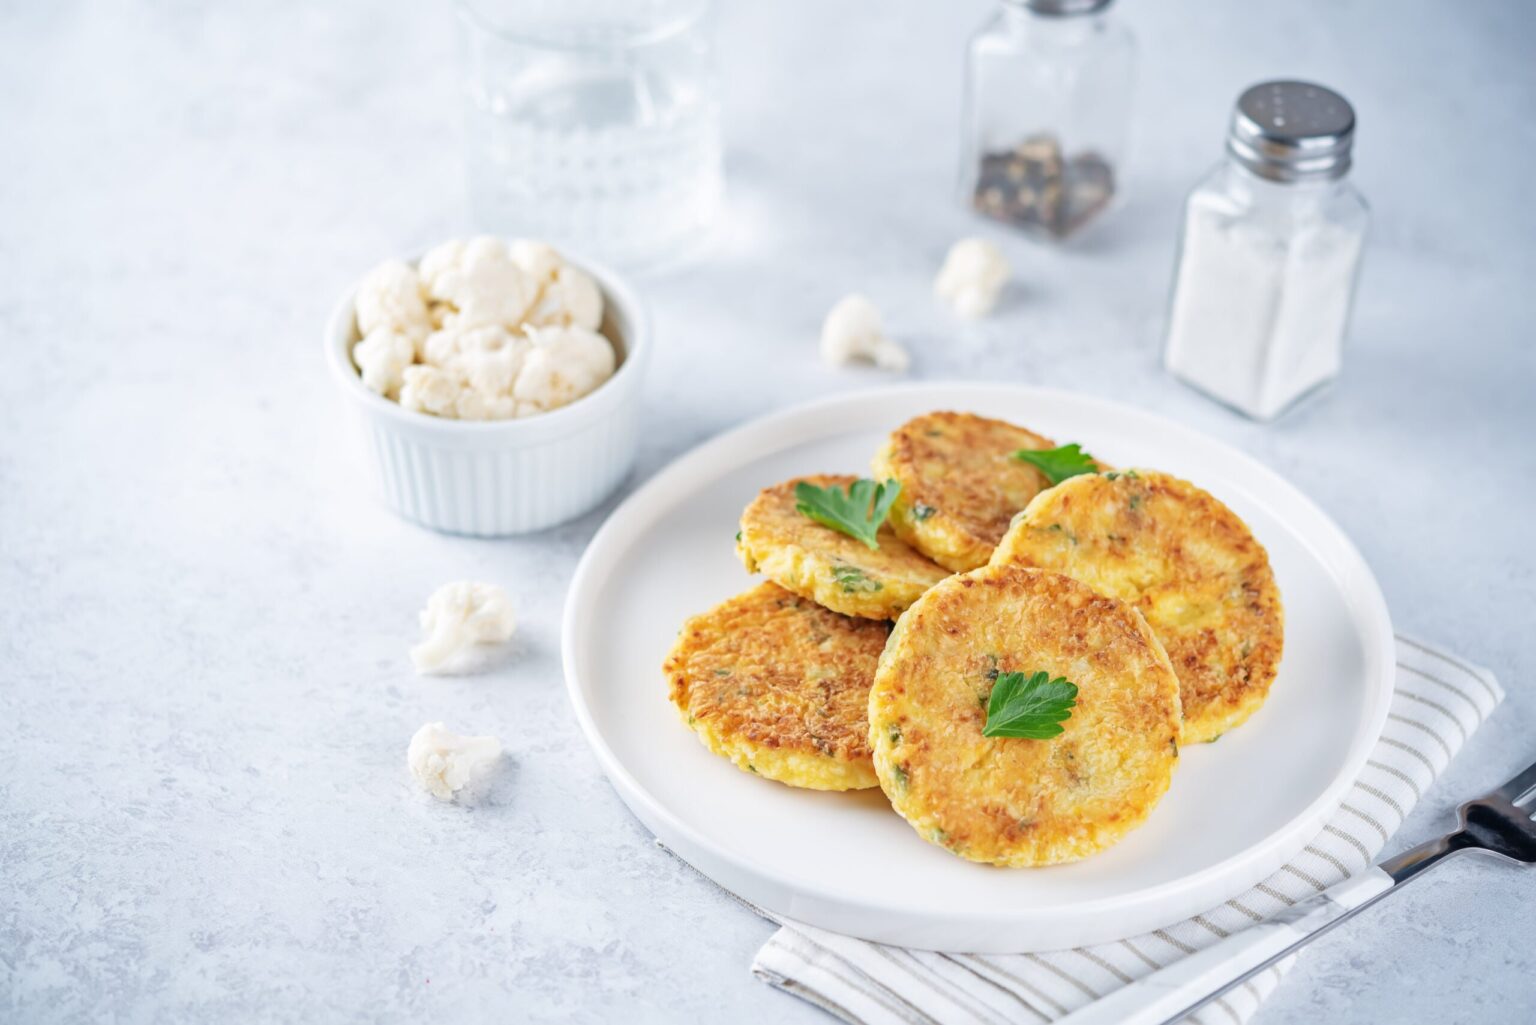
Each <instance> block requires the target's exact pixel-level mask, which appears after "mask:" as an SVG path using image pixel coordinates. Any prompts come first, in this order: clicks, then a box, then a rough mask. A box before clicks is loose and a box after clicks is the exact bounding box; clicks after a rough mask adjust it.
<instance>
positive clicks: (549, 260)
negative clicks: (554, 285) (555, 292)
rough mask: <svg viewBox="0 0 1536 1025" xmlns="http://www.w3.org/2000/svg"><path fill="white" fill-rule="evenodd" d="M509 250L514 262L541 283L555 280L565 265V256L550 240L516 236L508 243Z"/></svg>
mask: <svg viewBox="0 0 1536 1025" xmlns="http://www.w3.org/2000/svg"><path fill="white" fill-rule="evenodd" d="M507 252H508V253H509V254H510V255H511V257H512V262H513V263H515V264H517V265H518V266H519V267H521V268H522V269H523V271H524V273H526V274H528V275H529V276H530V277H532V278H533V280H535V281H537V282H539V283H540V284H541V285H543V284H548V283H549V282H551V281H553V280H554V279H555V274H556V273H558V272H559V270H560V268H561V267H563V266H565V258H564V257H562V256H561V255H560V253H559V251H558V250H557V249H555V247H554V246H552V245H550V244H549V243H548V242H539V241H536V240H534V239H531V238H515V239H513V240H512V241H511V242H510V243H508V244H507Z"/></svg>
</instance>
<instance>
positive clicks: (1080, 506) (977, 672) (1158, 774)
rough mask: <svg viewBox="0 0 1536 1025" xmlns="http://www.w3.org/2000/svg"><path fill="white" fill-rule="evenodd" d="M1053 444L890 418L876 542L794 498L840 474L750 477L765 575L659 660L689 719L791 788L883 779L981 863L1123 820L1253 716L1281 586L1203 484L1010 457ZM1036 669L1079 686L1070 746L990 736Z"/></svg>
mask: <svg viewBox="0 0 1536 1025" xmlns="http://www.w3.org/2000/svg"><path fill="white" fill-rule="evenodd" d="M1055 445H1056V443H1055V442H1053V441H1052V440H1050V439H1048V438H1045V437H1042V436H1041V435H1038V434H1035V433H1033V432H1031V431H1028V430H1025V429H1024V428H1022V427H1017V426H1015V425H1013V424H1009V423H1004V422H1002V421H999V420H989V419H985V418H983V417H978V416H973V415H970V414H965V413H949V412H937V413H929V414H926V415H924V416H920V417H917V418H916V419H914V420H911V421H909V422H908V423H906V424H903V425H902V426H901V427H899V428H898V429H897V430H896V431H895V432H894V433H893V434H892V435H891V436H890V438H889V440H888V441H887V442H886V444H885V445H884V446H883V447H882V448H881V450H880V452H879V453H878V454H877V455H876V456H875V459H874V474H875V477H876V478H877V479H878V480H882V481H883V480H895V481H897V482H898V483H899V484H900V485H901V491H900V494H899V495H898V497H897V498H896V501H895V503H894V505H893V506H892V508H891V512H890V515H889V518H888V521H887V523H886V524H885V525H883V526H882V527H881V528H880V531H879V533H878V536H877V540H878V542H879V546H878V548H874V549H871V548H869V547H868V546H866V545H865V544H864V543H863V542H861V541H859V540H857V539H856V538H853V537H849V536H847V535H845V534H843V533H840V532H838V531H836V530H834V529H832V528H830V527H826V526H823V525H822V524H820V523H818V522H816V521H814V520H812V519H811V518H809V517H808V516H806V515H805V514H804V513H802V512H800V511H799V510H798V508H797V499H796V495H795V485H796V484H797V483H799V482H800V481H804V482H806V483H809V484H812V485H815V486H816V487H820V488H827V487H838V488H846V487H847V486H848V485H849V484H850V483H851V482H852V481H853V480H854V479H855V478H853V477H849V476H827V475H817V476H810V477H805V478H798V479H797V480H791V481H786V482H784V483H781V484H777V485H774V486H773V487H770V488H767V489H765V490H764V491H763V492H762V493H761V494H760V495H759V496H758V497H757V498H756V499H754V500H753V501H752V503H751V504H749V505H748V506H747V508H746V510H745V511H744V512H743V514H742V519H741V531H740V533H739V534H738V536H737V545H736V549H737V553H738V555H739V556H740V557H741V560H742V562H743V563H744V564H745V565H746V567H747V569H748V571H749V572H760V573H762V574H764V575H765V576H767V577H768V578H769V581H770V582H769V583H764V584H761V585H759V586H758V587H756V588H754V589H753V590H751V591H748V592H747V593H745V594H742V595H739V596H737V597H735V598H732V599H730V600H728V601H726V602H724V603H723V604H721V605H720V606H718V607H716V608H715V609H713V610H711V611H709V612H707V613H704V614H703V615H700V616H696V617H694V618H693V619H690V620H689V621H688V622H687V623H686V624H685V625H684V628H683V631H682V635H681V637H680V638H679V640H678V642H677V644H676V646H675V647H674V648H673V650H672V653H671V654H670V655H669V656H668V658H667V661H666V666H665V671H666V673H667V677H668V680H669V682H670V689H671V696H672V700H673V702H674V703H675V704H676V705H677V707H678V710H679V711H680V713H681V714H682V715H683V716H684V718H685V719H686V720H687V722H688V725H689V726H691V727H692V728H693V729H694V730H695V731H696V732H697V733H698V734H699V736H700V739H701V740H702V741H703V742H704V743H705V745H706V746H707V747H709V748H710V750H712V751H715V752H716V753H718V754H721V755H723V756H725V757H726V758H729V759H730V760H731V761H732V762H734V763H735V764H736V765H738V766H739V767H741V768H742V769H744V770H746V771H750V772H753V773H756V774H758V775H761V776H764V777H766V778H769V779H773V780H777V781H779V782H781V783H787V784H789V785H791V786H799V787H809V788H813V789H820V790H847V789H856V788H863V787H872V786H876V785H878V786H880V787H882V788H883V789H884V791H885V793H886V795H887V797H889V798H890V800H891V803H892V805H893V807H894V808H895V809H896V811H898V812H899V813H900V814H901V815H902V816H903V817H904V818H906V819H907V821H908V822H909V823H911V825H912V826H913V828H915V829H916V830H917V831H918V833H919V834H920V835H921V836H923V837H924V838H925V839H927V840H929V841H930V842H932V843H935V844H938V845H939V846H941V847H944V848H945V849H947V850H950V851H952V852H954V853H955V854H958V855H960V856H962V857H965V858H969V859H971V860H973V861H981V862H988V863H991V864H997V865H1013V866H1018V865H1044V864H1053V863H1057V862H1063V861H1072V860H1076V859H1079V858H1083V857H1086V856H1088V855H1090V854H1092V853H1094V852H1096V851H1099V850H1102V849H1104V848H1105V847H1108V846H1110V845H1111V844H1113V843H1115V842H1116V841H1117V840H1119V839H1120V838H1121V837H1123V836H1124V835H1125V834H1126V833H1127V832H1128V831H1130V830H1131V829H1133V828H1134V827H1136V826H1137V825H1139V824H1140V823H1141V822H1142V821H1143V820H1144V819H1145V818H1146V816H1147V815H1148V814H1149V813H1150V811H1151V809H1152V808H1153V806H1154V805H1155V804H1156V803H1157V801H1158V800H1159V799H1160V798H1161V796H1162V794H1163V792H1164V791H1165V790H1166V789H1167V787H1168V785H1169V781H1170V779H1171V777H1172V772H1173V767H1174V765H1175V764H1176V761H1177V757H1178V746H1179V744H1181V743H1184V744H1188V743H1196V742H1200V741H1206V740H1213V739H1215V738H1216V737H1217V736H1219V735H1220V734H1221V733H1222V732H1224V731H1225V730H1228V729H1231V728H1232V727H1234V726H1237V725H1239V724H1241V723H1242V722H1243V721H1244V720H1245V719H1247V718H1248V716H1250V715H1252V714H1253V713H1254V712H1255V711H1256V710H1257V709H1258V708H1259V706H1260V705H1261V704H1262V703H1263V701H1264V698H1265V697H1266V695H1267V693H1268V690H1269V686H1270V683H1271V682H1272V681H1273V679H1274V676H1275V673H1276V670H1277V669H1278V666H1279V661H1280V652H1281V642H1282V630H1283V626H1282V619H1283V617H1282V612H1281V606H1280V598H1279V592H1278V590H1277V589H1276V586H1275V581H1274V577H1273V574H1272V573H1271V572H1270V568H1269V561H1268V557H1267V555H1266V554H1265V552H1264V549H1263V547H1262V546H1261V545H1259V543H1258V542H1257V541H1256V540H1254V538H1253V536H1252V534H1251V533H1250V532H1249V530H1248V528H1247V526H1246V525H1245V524H1244V523H1243V522H1242V520H1240V519H1239V518H1238V517H1237V516H1236V515H1235V514H1233V513H1232V512H1231V510H1229V509H1227V507H1226V506H1224V505H1222V504H1221V503H1220V502H1218V501H1217V500H1216V499H1215V498H1213V497H1211V496H1210V495H1209V494H1207V493H1205V492H1204V491H1201V490H1200V489H1198V488H1196V487H1194V486H1193V485H1191V484H1189V483H1187V482H1185V481H1182V480H1179V479H1177V478H1175V477H1170V476H1168V475H1166V474H1161V473H1154V472H1150V471H1143V470H1126V471H1108V470H1107V468H1106V467H1104V466H1103V464H1100V472H1098V473H1085V474H1081V475H1079V476H1075V477H1070V478H1068V479H1066V480H1063V481H1062V482H1061V483H1059V484H1056V485H1055V486H1054V487H1053V486H1052V485H1051V481H1050V479H1048V478H1047V477H1046V476H1045V474H1043V473H1042V472H1041V471H1040V470H1038V469H1036V468H1035V467H1034V466H1032V465H1030V464H1029V463H1027V462H1024V461H1022V460H1019V459H1016V458H1014V453H1015V452H1017V451H1019V450H1020V449H1035V450H1042V449H1051V448H1054V447H1055ZM893 619H894V620H896V625H895V629H894V632H893V631H892V629H891V626H890V623H889V621H890V620H893ZM1036 672H1046V673H1049V674H1050V675H1051V676H1053V677H1063V678H1065V679H1067V680H1069V681H1071V682H1072V683H1073V684H1075V685H1076V687H1077V695H1076V703H1075V706H1074V707H1073V708H1072V710H1071V715H1070V718H1068V719H1067V720H1066V721H1065V722H1064V723H1063V724H1062V726H1063V732H1062V734H1061V735H1060V736H1056V737H1054V738H1051V739H1048V740H1037V739H1027V738H1022V737H1007V736H990V737H989V736H986V735H985V734H984V733H983V727H984V726H985V725H986V720H987V714H988V711H987V707H988V701H989V697H990V695H991V692H992V689H993V687H994V684H995V681H996V680H997V679H998V677H999V675H1000V674H1008V673H1023V674H1026V675H1028V674H1032V673H1036Z"/></svg>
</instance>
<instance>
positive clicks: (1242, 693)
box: [992, 470, 1285, 744]
mask: <svg viewBox="0 0 1536 1025" xmlns="http://www.w3.org/2000/svg"><path fill="white" fill-rule="evenodd" d="M992 562H993V564H994V565H998V564H1009V563H1016V564H1019V565H1023V566H1037V567H1040V568H1042V569H1050V570H1055V571H1056V572H1058V573H1066V574H1068V575H1069V576H1072V577H1075V578H1076V579H1078V580H1081V581H1083V582H1084V583H1085V584H1087V585H1088V586H1089V587H1092V588H1093V589H1094V590H1096V591H1098V592H1099V593H1100V594H1106V595H1109V596H1110V597H1112V598H1118V599H1120V600H1121V601H1124V602H1126V603H1128V604H1130V605H1134V606H1135V607H1136V608H1137V609H1138V610H1139V611H1140V612H1141V614H1142V615H1143V616H1145V617H1146V620H1147V622H1148V623H1150V624H1151V626H1152V631H1153V632H1154V633H1155V634H1156V635H1157V638H1158V640H1160V641H1161V642H1162V644H1163V647H1164V648H1165V649H1167V651H1168V658H1169V660H1170V661H1171V662H1172V663H1173V669H1174V672H1176V673H1178V674H1179V684H1180V689H1181V691H1182V694H1183V702H1184V730H1183V736H1182V739H1181V743H1185V744H1195V743H1200V742H1203V741H1208V740H1215V739H1216V738H1217V737H1219V736H1220V735H1221V734H1222V733H1224V732H1225V731H1227V730H1229V729H1231V728H1232V727H1234V726H1237V725H1240V724H1241V723H1242V722H1243V721H1244V720H1245V719H1247V718H1248V717H1249V716H1250V715H1252V714H1253V713H1254V712H1256V711H1257V710H1258V708H1259V706H1260V705H1262V704H1263V703H1264V699H1265V698H1266V697H1267V696H1268V694H1269V686H1270V684H1271V683H1272V682H1273V681H1274V679H1275V674H1276V672H1277V671H1278V670H1279V667H1280V654H1281V648H1282V646H1283V642H1284V632H1285V614H1284V611H1283V610H1282V608H1281V605H1280V591H1279V589H1278V588H1277V587H1276V586H1275V577H1274V574H1273V573H1272V572H1271V571H1270V568H1269V556H1268V554H1267V553H1266V552H1265V551H1264V546H1263V545H1261V544H1259V542H1258V541H1257V540H1255V539H1254V536H1253V534H1252V533H1251V532H1250V531H1249V530H1248V525H1247V524H1245V523H1244V522H1243V521H1242V520H1241V519H1240V518H1239V517H1238V516H1237V515H1236V514H1235V513H1233V512H1232V510H1230V509H1228V508H1227V507H1226V506H1225V505H1223V504H1222V503H1221V502H1219V501H1217V500H1216V499H1215V498H1213V497H1211V496H1210V495H1209V494H1207V493H1206V492H1204V491H1202V490H1200V489H1199V488H1197V487H1195V486H1194V485H1193V484H1190V483H1189V482H1188V481H1184V480H1180V479H1179V478H1177V477H1172V476H1169V475H1168V474H1165V473H1154V472H1151V471H1148V470H1132V471H1127V472H1124V473H1107V474H1090V475H1086V476H1082V477H1073V478H1072V479H1070V480H1066V481H1063V482H1062V483H1061V484H1059V485H1057V486H1056V487H1054V488H1052V489H1051V490H1049V491H1046V492H1042V493H1041V494H1040V496H1039V497H1038V498H1036V499H1035V500H1034V501H1033V502H1031V503H1030V504H1029V507H1028V508H1027V509H1026V510H1025V511H1024V514H1023V515H1022V516H1020V517H1019V520H1018V522H1017V523H1016V524H1015V525H1014V526H1013V528H1012V529H1011V530H1010V531H1009V532H1008V536H1007V537H1006V538H1004V539H1003V542H1002V544H1000V545H999V546H998V548H997V551H996V553H994V554H993V556H992Z"/></svg>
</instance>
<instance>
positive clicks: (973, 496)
mask: <svg viewBox="0 0 1536 1025" xmlns="http://www.w3.org/2000/svg"><path fill="white" fill-rule="evenodd" d="M1055 444H1056V443H1055V442H1053V441H1051V440H1050V439H1049V438H1045V437H1042V436H1040V435H1038V434H1036V433H1034V432H1033V431H1026V430H1025V429H1024V428H1022V427H1015V426H1014V425H1013V424H1010V423H1005V422H1003V421H1002V420H988V419H986V418H985V417H980V416H975V415H973V414H971V413H926V414H924V415H923V416H919V417H916V418H915V419H912V420H908V421H907V422H906V423H904V424H902V425H901V426H900V427H898V428H896V430H895V431H893V432H891V436H890V437H889V438H888V439H887V440H886V443H885V445H884V446H883V447H882V448H881V449H880V452H879V454H877V455H876V456H875V459H874V474H875V477H876V479H878V480H885V479H887V478H892V477H893V478H895V479H896V480H898V481H900V482H901V494H900V495H899V496H898V497H897V499H896V504H895V506H893V507H892V509H891V526H892V528H893V529H894V530H895V531H896V534H897V536H898V537H900V538H901V539H902V540H903V541H906V542H907V543H908V544H909V545H911V546H912V547H913V548H916V549H917V550H918V551H920V552H922V553H923V554H924V555H926V556H928V558H930V559H932V560H933V561H934V562H937V563H938V564H939V565H941V566H946V567H948V568H949V569H951V570H954V571H955V572H957V573H963V572H965V571H966V570H968V569H975V568H976V567H977V566H981V565H984V564H985V563H986V561H987V558H988V557H989V556H990V555H991V554H992V549H993V548H995V547H996V546H997V543H998V542H999V541H1001V540H1002V538H1003V535H1004V534H1005V533H1007V531H1008V521H1009V520H1011V519H1012V518H1013V516H1014V514H1015V513H1017V512H1018V511H1019V510H1021V509H1023V508H1024V507H1025V506H1026V505H1028V504H1029V501H1030V499H1032V498H1034V497H1035V495H1037V494H1039V492H1040V491H1041V489H1043V488H1046V487H1049V486H1050V482H1049V481H1048V480H1046V478H1045V476H1044V475H1043V474H1041V473H1040V471H1039V470H1037V469H1035V468H1034V467H1032V466H1030V465H1029V464H1028V463H1022V462H1020V461H1019V460H1017V459H1014V458H1013V453H1015V452H1017V451H1018V450H1019V449H1021V448H1035V449H1040V448H1054V447H1055Z"/></svg>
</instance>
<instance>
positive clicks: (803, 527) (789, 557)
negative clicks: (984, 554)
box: [736, 474, 949, 619]
mask: <svg viewBox="0 0 1536 1025" xmlns="http://www.w3.org/2000/svg"><path fill="white" fill-rule="evenodd" d="M855 479H856V478H854V477H847V476H831V475H827V474H818V475H814V476H810V477H797V478H796V479H795V480H788V481H785V482H784V483H782V484H775V485H774V486H773V487H771V488H765V489H764V490H763V492H762V493H761V494H759V495H758V496H757V498H755V499H753V500H752V503H751V504H750V505H748V506H747V508H746V510H745V511H744V512H743V513H742V514H741V534H740V536H739V537H738V538H737V541H736V554H737V555H739V556H740V557H741V561H742V563H743V564H744V565H745V566H746V567H747V572H748V573H762V574H763V575H764V576H766V577H767V578H768V579H770V580H772V581H773V582H774V583H777V584H779V585H780V586H782V587H786V588H788V589H789V590H791V591H793V592H795V593H796V594H798V595H801V596H803V597H806V598H809V599H811V600H812V601H814V602H816V603H817V604H819V605H824V606H826V607H827V608H829V609H832V610H833V611H834V612H841V613H843V614H844V615H848V616H860V617H862V618H865V619H895V618H896V617H897V616H898V615H900V614H901V612H902V610H903V609H905V608H906V607H907V606H908V605H911V604H912V603H913V602H914V601H916V600H917V597H918V595H920V594H922V593H923V592H924V591H926V590H927V589H928V588H930V587H932V586H933V585H934V584H936V583H938V582H939V581H940V580H942V579H944V578H945V577H946V576H948V575H949V574H948V572H947V571H946V570H945V569H944V568H943V567H942V566H938V565H935V564H934V563H933V562H931V561H930V560H928V559H927V558H925V557H924V556H922V555H921V554H919V553H918V552H917V551H915V550H914V549H912V548H911V547H910V546H909V545H907V543H906V542H905V541H903V540H901V538H899V537H897V536H896V535H895V533H893V532H892V530H891V528H890V525H889V523H887V524H886V525H884V526H882V527H881V528H880V533H879V535H878V538H877V539H878V541H879V542H880V547H879V548H877V549H871V548H869V547H867V546H866V545H865V544H864V543H863V542H862V541H859V540H857V539H856V538H852V537H849V536H848V535H846V534H843V533H840V532H838V531H836V530H833V529H832V528H831V527H825V526H822V525H821V524H820V523H817V522H816V521H815V520H812V519H811V518H810V517H808V516H806V515H805V514H804V513H802V512H800V511H798V510H797V509H796V508H795V505H796V500H795V485H796V484H797V483H798V482H800V481H802V480H803V481H806V482H807V483H809V484H814V485H815V486H817V487H821V488H825V487H834V486H835V487H838V488H843V489H846V488H847V487H848V485H849V484H850V483H852V482H853V481H854V480H855Z"/></svg>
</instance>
